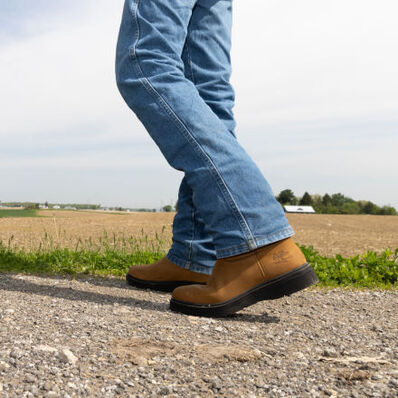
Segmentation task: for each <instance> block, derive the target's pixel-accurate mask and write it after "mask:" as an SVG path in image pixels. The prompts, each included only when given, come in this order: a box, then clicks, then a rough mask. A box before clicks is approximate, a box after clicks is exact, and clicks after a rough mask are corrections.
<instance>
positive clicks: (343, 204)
mask: <svg viewBox="0 0 398 398" xmlns="http://www.w3.org/2000/svg"><path fill="white" fill-rule="evenodd" d="M276 199H277V201H278V202H279V203H280V204H281V205H282V206H284V205H299V206H312V207H313V208H314V210H315V211H316V212H317V213H321V214H379V215H389V216H396V215H397V210H396V209H395V208H394V207H392V206H378V205H376V204H375V203H373V202H371V201H369V200H354V199H352V198H350V197H348V196H345V195H343V194H342V193H334V194H331V195H329V194H328V193H325V195H323V196H322V195H318V194H314V195H310V194H309V193H308V192H305V193H304V195H303V196H302V197H296V196H295V195H294V192H293V191H292V190H291V189H284V190H283V191H281V192H280V193H279V195H278V196H276Z"/></svg>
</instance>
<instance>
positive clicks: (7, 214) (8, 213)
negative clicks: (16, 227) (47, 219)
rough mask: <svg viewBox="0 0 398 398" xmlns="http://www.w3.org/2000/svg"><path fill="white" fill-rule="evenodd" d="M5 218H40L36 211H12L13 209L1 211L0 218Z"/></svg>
mask: <svg viewBox="0 0 398 398" xmlns="http://www.w3.org/2000/svg"><path fill="white" fill-rule="evenodd" d="M3 217H38V215H37V213H36V210H34V209H29V210H12V209H10V210H9V209H6V210H3V209H0V218H3Z"/></svg>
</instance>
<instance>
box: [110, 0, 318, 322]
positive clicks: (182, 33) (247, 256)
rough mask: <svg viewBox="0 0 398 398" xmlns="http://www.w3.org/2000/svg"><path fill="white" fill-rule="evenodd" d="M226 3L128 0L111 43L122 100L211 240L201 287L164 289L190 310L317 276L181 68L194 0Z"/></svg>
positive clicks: (285, 288)
mask: <svg viewBox="0 0 398 398" xmlns="http://www.w3.org/2000/svg"><path fill="white" fill-rule="evenodd" d="M226 2H228V3H231V2H232V0H198V1H195V0H173V1H172V0H151V2H143V1H142V2H140V1H139V0H127V1H126V7H125V9H124V14H123V19H122V24H121V29H120V35H119V41H118V48H117V62H116V71H117V83H118V87H119V90H120V92H121V94H122V96H123V98H124V99H125V101H126V102H127V104H128V105H129V106H130V108H131V109H132V110H133V111H134V112H135V113H136V115H137V116H138V118H139V119H140V120H141V121H142V123H143V124H144V126H145V127H146V129H147V130H148V132H149V134H150V135H151V137H152V138H153V139H154V141H155V142H156V144H157V145H158V146H159V148H160V150H161V152H162V153H163V155H164V156H165V158H166V159H167V161H168V162H169V164H170V165H171V166H172V167H174V168H175V169H177V170H181V171H183V172H184V173H185V178H186V182H187V184H188V186H189V187H190V188H191V189H192V203H193V206H194V208H196V209H197V210H198V212H200V214H201V217H202V219H203V222H204V225H205V226H206V230H207V232H208V233H209V234H210V236H211V237H212V241H213V245H214V248H215V251H216V257H217V261H216V264H215V267H214V271H213V272H212V275H211V277H210V281H209V283H208V285H205V286H203V285H202V286H200V285H190V286H186V287H178V288H177V289H175V290H174V292H173V299H172V302H171V304H172V309H174V310H177V311H181V312H187V313H193V314H196V315H198V314H200V315H213V314H214V311H215V312H216V313H217V314H219V315H226V314H228V313H230V312H231V311H232V312H234V311H235V310H237V309H240V308H243V307H244V306H246V305H250V304H252V303H254V302H256V301H258V300H263V299H267V298H275V297H280V296H282V295H284V294H290V293H292V292H294V291H297V290H300V289H303V288H304V287H307V286H309V285H310V284H312V283H314V282H315V280H316V276H315V275H314V274H313V271H312V269H311V267H310V266H309V265H308V264H306V263H303V262H304V261H305V258H304V256H303V255H302V253H301V251H300V250H299V249H298V248H297V246H296V245H295V244H294V242H292V240H291V239H290V238H289V237H290V236H292V235H293V234H294V232H293V230H292V228H291V227H290V225H289V223H288V221H287V219H286V217H285V215H284V212H283V209H282V207H281V206H280V205H279V203H278V202H277V201H276V200H275V198H274V196H273V194H272V191H271V189H270V187H269V185H268V183H267V181H266V180H265V178H264V176H263V175H262V173H261V172H260V170H259V169H258V167H257V166H256V165H255V163H254V162H253V160H252V159H251V158H250V157H249V156H248V154H247V153H246V151H245V150H244V149H243V148H242V147H241V146H240V144H239V143H238V142H237V140H236V138H235V137H234V136H233V134H231V133H230V131H229V130H228V128H227V127H226V126H225V125H224V123H223V122H222V121H221V120H220V118H219V117H218V116H217V115H216V113H215V112H214V111H213V110H212V109H211V107H210V106H209V105H208V104H207V103H206V102H205V101H204V99H203V98H202V97H201V96H200V94H199V90H198V89H197V88H196V87H195V85H194V84H193V82H192V81H190V80H189V79H187V78H186V76H185V74H184V73H185V71H184V64H183V62H182V59H181V54H182V52H183V48H184V44H185V39H186V36H187V30H188V23H189V20H190V17H191V15H192V10H193V8H194V6H195V4H196V5H197V4H200V5H202V6H203V7H205V8H206V7H208V8H213V7H215V6H216V5H218V4H221V3H226ZM221 34H222V33H221ZM222 42H223V40H220V43H222ZM265 246H268V247H265ZM275 286H276V287H277V291H274V290H275V289H274V287H275ZM229 287H230V288H229ZM258 289H260V290H258ZM258 292H260V293H261V294H258ZM241 297H243V298H244V300H243V301H242V300H241ZM224 299H226V302H223V300H224ZM231 300H232V302H233V303H232V305H230V303H231ZM191 307H193V308H194V310H193V311H191ZM220 309H221V311H220ZM203 310H204V312H203Z"/></svg>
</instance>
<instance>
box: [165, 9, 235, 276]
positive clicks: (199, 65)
mask: <svg viewBox="0 0 398 398" xmlns="http://www.w3.org/2000/svg"><path fill="white" fill-rule="evenodd" d="M231 29H232V3H231V2H230V1H223V2H221V1H218V2H215V1H207V3H203V2H198V3H197V4H196V5H195V7H194V8H193V10H192V15H191V19H190V21H189V25H188V30H187V37H186V40H185V45H184V48H183V52H182V60H183V62H184V72H185V76H186V78H187V79H189V80H191V81H192V82H193V83H194V85H195V87H196V89H197V90H198V92H199V95H200V96H201V97H202V98H203V100H204V101H205V102H206V104H207V105H208V106H209V107H210V108H211V110H212V111H213V112H214V113H215V114H216V115H217V117H218V118H219V119H220V120H221V121H222V122H223V123H224V125H225V127H226V128H227V129H228V130H229V132H230V133H231V134H232V135H233V136H236V134H235V126H236V122H235V119H234V114H233V106H234V101H235V93H234V89H233V87H232V85H231V83H230V77H231V57H230V49H231ZM167 257H168V258H169V260H171V261H173V262H174V263H175V264H178V265H180V266H181V267H184V268H188V269H190V270H192V271H196V272H203V273H206V274H211V271H212V269H213V267H214V264H215V262H216V259H217V258H216V251H215V249H214V245H213V240H212V237H211V235H210V234H209V232H208V231H207V230H206V226H205V224H204V222H203V219H202V217H201V216H200V213H199V211H198V209H196V208H195V207H194V205H193V202H192V189H191V188H190V186H189V185H188V183H187V179H186V177H183V179H182V181H181V185H180V188H179V193H178V201H177V214H176V216H175V217H174V220H173V244H172V247H171V249H170V251H169V253H168V255H167Z"/></svg>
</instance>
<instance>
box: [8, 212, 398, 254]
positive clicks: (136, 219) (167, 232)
mask: <svg viewBox="0 0 398 398" xmlns="http://www.w3.org/2000/svg"><path fill="white" fill-rule="evenodd" d="M38 214H39V215H40V217H36V218H29V217H27V218H1V219H0V240H1V241H2V242H3V243H4V244H8V241H9V239H10V237H11V236H12V240H11V244H12V246H17V247H25V248H35V247H38V246H39V245H40V244H42V245H48V243H49V242H50V241H51V242H52V243H53V244H54V245H60V246H67V247H71V248H73V247H75V246H76V244H77V242H78V240H79V238H80V244H82V242H83V243H84V242H86V243H87V242H91V241H93V242H95V241H97V242H100V239H101V237H102V239H103V237H104V234H107V238H106V239H107V240H108V242H111V241H114V242H119V243H120V242H121V241H123V240H125V239H128V238H129V237H137V238H141V239H145V236H146V239H148V240H149V241H151V240H153V239H156V234H158V237H159V238H160V240H162V241H163V245H164V249H165V250H167V247H168V245H169V244H170V241H171V224H172V222H173V217H174V215H175V213H120V214H115V213H113V214H110V213H105V212H94V211H91V212H88V211H87V212H86V211H60V210H57V211H52V210H41V211H39V213H38ZM287 217H288V219H289V221H290V223H291V225H292V227H293V229H294V230H295V232H296V235H295V240H296V241H297V242H298V243H300V244H305V245H312V246H313V247H314V248H315V249H317V250H318V251H319V252H320V253H321V254H323V255H328V256H331V255H335V254H338V253H339V254H342V255H343V256H351V255H355V254H361V253H364V252H366V251H367V250H375V251H377V252H380V251H381V250H383V249H385V248H390V249H395V248H397V247H398V217H394V216H368V215H325V214H289V215H288V216H287Z"/></svg>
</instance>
